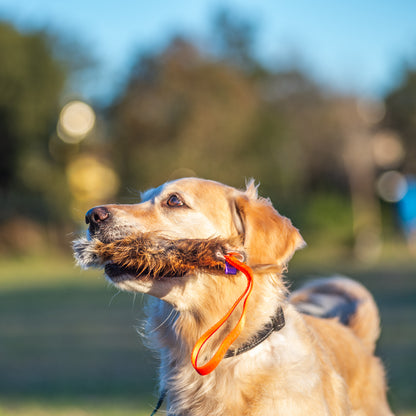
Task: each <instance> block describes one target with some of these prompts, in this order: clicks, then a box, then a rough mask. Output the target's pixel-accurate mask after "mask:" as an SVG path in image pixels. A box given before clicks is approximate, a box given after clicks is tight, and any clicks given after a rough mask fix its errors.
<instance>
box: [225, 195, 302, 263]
mask: <svg viewBox="0 0 416 416" xmlns="http://www.w3.org/2000/svg"><path fill="white" fill-rule="evenodd" d="M234 204H235V209H234V214H233V217H234V224H235V227H236V229H237V231H238V233H239V234H242V235H243V238H244V248H245V249H246V251H247V254H248V262H249V264H250V265H252V266H254V265H268V264H270V265H276V264H277V265H279V266H282V267H284V266H286V264H287V263H288V262H289V260H290V259H291V258H292V256H293V254H294V253H295V251H296V250H297V249H299V248H302V247H304V245H305V242H304V240H303V238H302V236H301V235H300V233H299V231H298V230H297V229H296V228H295V227H294V226H293V225H292V223H291V221H290V220H289V219H288V218H285V217H283V216H281V215H280V214H279V213H278V212H277V211H276V210H275V209H274V208H273V206H272V204H271V202H270V201H269V200H267V199H263V198H258V197H257V193H256V194H255V195H253V190H248V191H247V192H246V193H245V194H241V195H239V196H237V197H236V198H235V200H234Z"/></svg>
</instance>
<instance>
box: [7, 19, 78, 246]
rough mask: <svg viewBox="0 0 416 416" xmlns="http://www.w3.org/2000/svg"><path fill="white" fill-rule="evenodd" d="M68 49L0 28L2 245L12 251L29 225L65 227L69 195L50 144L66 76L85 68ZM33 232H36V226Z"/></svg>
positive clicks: (43, 35) (56, 41)
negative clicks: (12, 229)
mask: <svg viewBox="0 0 416 416" xmlns="http://www.w3.org/2000/svg"><path fill="white" fill-rule="evenodd" d="M70 44H71V42H66V43H65V42H64V41H62V40H61V38H59V37H57V36H52V35H50V34H49V33H47V32H45V31H37V32H31V33H20V32H19V31H17V30H16V29H15V28H14V27H13V26H11V25H10V24H7V23H3V22H0V60H1V65H0V200H1V201H2V203H1V204H0V234H1V239H2V240H3V245H9V246H13V244H14V242H13V241H11V239H12V238H15V239H17V238H21V239H22V238H23V239H24V238H25V237H24V235H25V233H28V232H29V231H28V230H29V223H30V221H31V220H32V221H35V222H43V223H45V222H49V223H52V224H53V223H56V222H57V221H61V222H65V221H67V218H68V208H67V207H68V206H69V204H68V198H69V194H68V190H67V188H68V187H67V185H66V178H65V172H64V164H62V161H59V162H58V161H57V160H55V159H54V158H53V156H52V155H51V152H50V150H51V149H50V143H51V142H50V140H51V136H52V135H53V134H54V131H55V129H56V121H57V118H58V114H59V111H60V106H61V104H62V103H61V102H60V100H61V99H62V95H63V92H64V89H65V86H66V85H67V80H68V79H69V75H71V74H73V73H75V70H77V69H79V68H80V67H83V64H82V63H81V61H82V59H81V58H80V56H81V55H82V54H80V53H79V52H77V54H76V55H71V54H65V48H66V46H65V45H67V46H68V45H70ZM58 50H59V53H58ZM67 50H69V46H68V49H67ZM84 56H85V55H84ZM77 62H78V64H77ZM22 218H24V219H25V220H24V221H23V220H22ZM28 219H29V220H28ZM10 224H14V225H13V227H14V230H15V231H14V232H12V233H11V232H9V231H8V230H9V228H10V227H9V226H10ZM32 228H33V230H35V229H36V230H39V228H38V227H37V226H35V225H34V226H33V227H32ZM16 230H19V232H16ZM32 234H38V232H37V231H36V232H34V233H32ZM19 235H20V237H19ZM13 236H14V237H13ZM22 236H23V237H22Z"/></svg>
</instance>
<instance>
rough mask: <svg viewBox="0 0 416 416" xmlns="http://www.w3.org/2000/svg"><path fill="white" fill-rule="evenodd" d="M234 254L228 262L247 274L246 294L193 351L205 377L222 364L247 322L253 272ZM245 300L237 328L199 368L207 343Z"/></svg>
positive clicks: (193, 358) (199, 369)
mask: <svg viewBox="0 0 416 416" xmlns="http://www.w3.org/2000/svg"><path fill="white" fill-rule="evenodd" d="M233 254H234V253H231V254H227V255H225V259H226V261H227V262H228V263H229V264H231V266H234V267H235V268H236V269H238V270H240V271H241V272H243V273H244V274H245V276H246V277H247V287H246V289H245V290H244V292H243V293H242V294H241V295H240V296H239V298H238V299H237V300H236V301H235V303H234V305H233V306H232V307H231V309H230V310H229V311H228V312H227V313H226V314H225V315H224V316H223V317H222V318H221V319H220V320H219V321H218V322H217V323H216V324H215V325H213V326H212V327H211V328H210V329H208V331H206V332H205V333H204V334H203V335H202V336H201V338H199V340H198V341H197V342H196V344H195V346H194V348H193V349H192V355H191V362H192V365H193V367H194V368H195V370H196V371H197V372H198V373H199V374H200V375H201V376H205V375H207V374H209V373H211V372H212V371H213V370H215V368H216V367H217V366H218V364H219V363H220V362H221V360H222V359H223V358H224V355H225V354H226V353H227V351H228V348H229V347H230V346H231V344H232V343H233V342H234V341H235V340H236V339H237V337H238V336H239V335H240V333H241V331H242V329H243V327H244V324H245V320H246V303H247V299H248V298H249V296H250V293H251V291H252V289H253V271H252V270H251V268H250V267H249V266H247V265H246V264H244V263H243V262H241V261H239V260H237V259H236V258H235V257H233ZM243 299H244V302H243V310H242V312H241V316H240V319H239V320H238V322H237V324H236V326H235V327H234V329H233V330H232V331H231V332H230V333H229V334H228V335H227V336H226V337H225V339H224V340H223V341H222V343H221V344H220V346H219V347H218V350H217V351H216V353H215V354H214V356H213V357H212V358H211V359H210V360H209V361H208V362H207V363H206V364H204V365H202V366H198V355H199V353H200V351H201V349H202V347H203V346H204V345H205V343H206V342H207V341H208V340H209V339H210V338H211V337H212V336H213V335H214V334H215V333H216V332H217V331H218V330H219V329H220V328H221V327H222V325H224V323H225V322H226V321H227V319H228V318H229V317H230V315H231V314H232V313H233V312H234V310H235V309H236V308H237V306H238V305H239V304H240V302H241V301H242V300H243Z"/></svg>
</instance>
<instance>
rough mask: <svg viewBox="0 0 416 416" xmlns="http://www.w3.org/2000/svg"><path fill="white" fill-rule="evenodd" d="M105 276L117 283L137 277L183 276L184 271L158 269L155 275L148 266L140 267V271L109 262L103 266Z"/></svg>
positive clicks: (136, 278)
mask: <svg viewBox="0 0 416 416" xmlns="http://www.w3.org/2000/svg"><path fill="white" fill-rule="evenodd" d="M104 272H105V274H106V276H107V277H108V278H109V279H110V280H111V281H113V282H114V283H119V282H122V281H125V280H138V279H162V278H173V277H183V276H185V274H186V273H182V274H180V273H178V272H176V273H173V272H172V271H171V270H165V271H160V272H159V273H158V274H157V275H156V274H155V273H154V272H153V271H152V270H151V269H149V268H145V269H141V270H140V271H139V270H137V269H135V268H134V267H126V266H123V265H119V264H116V263H113V262H109V263H107V264H106V265H105V266H104Z"/></svg>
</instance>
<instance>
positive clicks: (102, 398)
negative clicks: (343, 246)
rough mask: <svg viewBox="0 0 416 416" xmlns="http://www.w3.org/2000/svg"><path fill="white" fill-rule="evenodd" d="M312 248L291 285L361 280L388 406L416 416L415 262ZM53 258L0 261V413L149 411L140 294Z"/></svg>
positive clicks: (149, 361) (150, 367)
mask: <svg viewBox="0 0 416 416" xmlns="http://www.w3.org/2000/svg"><path fill="white" fill-rule="evenodd" d="M317 253H318V251H317V252H315V254H314V252H313V251H308V252H306V251H305V253H304V254H302V253H299V255H297V257H298V259H296V257H295V259H294V262H293V265H292V267H291V268H290V271H289V273H288V279H289V281H290V282H292V286H293V287H296V286H298V285H299V284H300V283H301V281H302V280H303V279H304V278H306V277H310V276H314V275H321V274H328V272H329V271H330V270H331V271H333V272H338V273H344V274H349V275H350V276H352V277H355V278H357V279H358V280H360V281H362V282H363V283H364V284H366V285H367V287H368V288H369V289H370V290H371V291H372V293H373V294H374V296H375V298H376V301H377V302H378V304H379V307H380V310H381V316H382V325H383V329H382V337H381V339H380V342H379V346H378V354H379V355H380V356H381V357H382V359H383V361H384V363H385V365H386V368H387V373H388V377H389V384H390V391H389V399H390V402H391V405H392V407H393V409H394V411H395V413H396V414H399V415H416V326H415V322H416V260H415V259H411V258H410V257H408V256H406V255H405V254H403V252H402V251H400V253H401V254H399V255H398V256H394V254H395V253H393V255H392V254H391V253H390V255H389V256H387V257H386V256H382V260H381V261H380V262H379V263H377V264H374V265H372V266H368V265H367V266H363V265H361V266H357V265H355V266H353V263H352V262H348V261H346V262H341V263H340V262H339V261H336V262H335V261H331V256H328V257H327V256H322V252H319V253H320V254H319V256H321V258H318V254H317ZM326 254H328V253H326ZM52 257H53V259H52V260H51V259H47V257H42V258H20V259H19V258H17V259H16V258H15V259H4V258H3V259H0V264H1V267H0V415H1V416H2V415H7V416H9V415H19V416H20V415H22V416H23V415H25V416H26V415H27V416H38V415H39V416H41V415H42V416H43V415H45V416H51V415H58V416H61V415H71V416H78V415H80V416H81V415H82V416H87V415H88V416H93V415H94V416H95V415H104V416H106V415H108V416H117V415H120V416H127V415H136V416H140V415H150V413H151V412H152V409H153V406H154V405H155V403H156V401H157V393H156V377H157V362H156V360H155V359H154V358H153V357H152V355H151V354H150V353H149V351H148V350H147V349H146V348H145V347H144V345H143V343H142V341H141V338H140V336H139V335H138V334H137V332H136V327H140V325H141V323H142V321H143V313H142V309H143V304H144V302H145V298H144V297H143V296H142V295H136V296H134V295H132V294H127V293H118V292H117V290H116V289H115V288H113V287H111V286H110V285H108V284H107V282H106V281H105V280H104V278H103V277H102V276H101V273H100V272H95V271H81V270H79V269H78V268H76V267H75V266H74V265H73V262H72V260H71V258H70V257H60V256H52ZM388 257H389V258H388ZM162 414H163V413H162Z"/></svg>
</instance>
